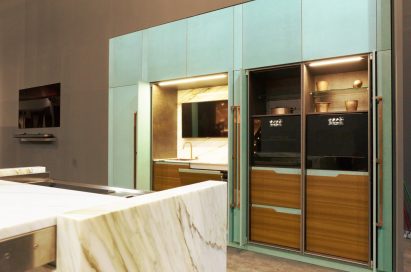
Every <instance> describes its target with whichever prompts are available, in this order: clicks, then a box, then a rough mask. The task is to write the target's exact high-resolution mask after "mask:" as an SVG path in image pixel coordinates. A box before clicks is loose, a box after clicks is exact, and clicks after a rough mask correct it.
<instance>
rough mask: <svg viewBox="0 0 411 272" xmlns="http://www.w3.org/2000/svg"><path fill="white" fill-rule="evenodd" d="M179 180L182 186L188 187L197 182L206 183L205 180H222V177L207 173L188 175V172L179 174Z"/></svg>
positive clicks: (217, 174)
mask: <svg viewBox="0 0 411 272" xmlns="http://www.w3.org/2000/svg"><path fill="white" fill-rule="evenodd" d="M179 174H180V180H181V184H182V185H189V184H193V183H197V182H202V181H207V180H222V179H223V175H222V174H221V173H220V174H219V173H216V174H211V173H210V174H207V173H194V172H193V173H190V172H180V173H179Z"/></svg>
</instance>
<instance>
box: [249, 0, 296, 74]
mask: <svg viewBox="0 0 411 272" xmlns="http://www.w3.org/2000/svg"><path fill="white" fill-rule="evenodd" d="M301 54H302V53H301V0H276V1H273V0H256V1H252V2H250V3H246V4H244V5H243V67H244V68H255V67H263V66H271V65H277V64H285V63H292V62H298V61H301V59H302V56H301Z"/></svg>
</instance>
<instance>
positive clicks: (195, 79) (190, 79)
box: [158, 74, 227, 86]
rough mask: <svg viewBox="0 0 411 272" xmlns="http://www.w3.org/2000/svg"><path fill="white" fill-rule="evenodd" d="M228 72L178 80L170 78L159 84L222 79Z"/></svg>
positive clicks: (166, 84)
mask: <svg viewBox="0 0 411 272" xmlns="http://www.w3.org/2000/svg"><path fill="white" fill-rule="evenodd" d="M226 77H227V74H218V75H210V76H201V77H190V78H183V79H177V80H170V81H163V82H160V83H159V84H158V85H159V86H170V85H177V84H186V83H193V82H198V81H207V80H213V79H220V78H226Z"/></svg>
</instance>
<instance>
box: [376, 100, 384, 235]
mask: <svg viewBox="0 0 411 272" xmlns="http://www.w3.org/2000/svg"><path fill="white" fill-rule="evenodd" d="M376 100H377V101H376V102H377V108H378V113H377V115H378V123H377V127H378V132H377V133H378V157H377V167H378V178H379V186H378V187H379V189H378V194H379V196H378V222H377V227H379V228H382V227H383V225H384V217H383V210H384V209H383V207H384V176H383V175H384V170H383V135H384V134H383V99H382V96H377V97H376ZM378 178H377V181H378Z"/></svg>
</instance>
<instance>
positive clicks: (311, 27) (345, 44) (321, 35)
mask: <svg viewBox="0 0 411 272" xmlns="http://www.w3.org/2000/svg"><path fill="white" fill-rule="evenodd" d="M375 1H376V0H344V1H341V0H302V16H303V17H302V26H303V33H302V36H303V58H304V60H311V59H318V58H327V57H334V56H342V55H350V54H357V53H366V52H370V51H372V50H374V49H375V46H376V3H375Z"/></svg>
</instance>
